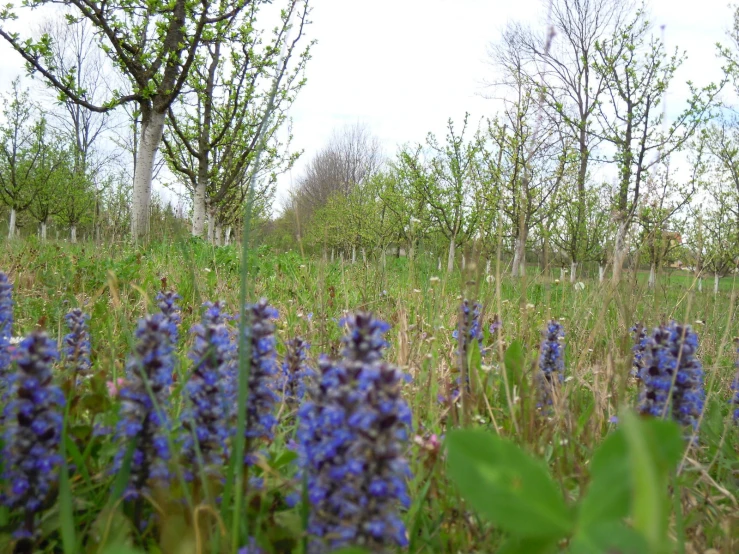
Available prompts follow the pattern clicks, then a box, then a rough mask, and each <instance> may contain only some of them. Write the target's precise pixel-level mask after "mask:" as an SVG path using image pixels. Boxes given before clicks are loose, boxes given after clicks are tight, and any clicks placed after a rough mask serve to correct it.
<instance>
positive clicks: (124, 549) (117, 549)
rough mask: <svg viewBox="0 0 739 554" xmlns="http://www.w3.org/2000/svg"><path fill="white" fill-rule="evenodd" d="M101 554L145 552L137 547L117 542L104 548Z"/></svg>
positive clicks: (138, 553)
mask: <svg viewBox="0 0 739 554" xmlns="http://www.w3.org/2000/svg"><path fill="white" fill-rule="evenodd" d="M102 554H145V552H144V551H143V550H139V549H138V548H133V547H131V546H123V545H120V544H117V545H114V546H110V547H108V548H106V549H105V550H103V552H102Z"/></svg>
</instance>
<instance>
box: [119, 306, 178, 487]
mask: <svg viewBox="0 0 739 554" xmlns="http://www.w3.org/2000/svg"><path fill="white" fill-rule="evenodd" d="M170 332H171V326H170V323H169V321H168V320H167V318H166V317H165V316H164V314H154V315H150V316H147V317H145V318H144V319H141V320H139V324H138V328H137V329H136V340H137V342H136V347H135V349H134V352H133V354H132V355H131V357H130V358H129V360H128V363H127V365H126V381H125V383H124V384H123V386H122V387H121V388H120V391H119V393H118V396H119V397H120V399H121V411H120V419H119V420H118V426H117V428H116V438H117V440H118V442H119V443H120V450H119V452H118V454H117V455H116V457H115V459H114V464H113V469H114V471H116V472H117V471H118V470H120V468H121V467H122V464H123V460H124V457H125V455H126V453H127V451H128V448H129V445H131V444H132V443H133V442H134V441H135V444H136V446H135V448H134V451H133V458H132V459H131V475H130V477H129V481H128V486H127V488H126V491H125V496H126V497H127V498H138V497H139V496H140V495H141V493H142V492H146V491H148V490H149V483H150V482H155V483H164V482H167V481H168V480H169V472H168V470H167V462H168V461H169V458H170V451H169V444H168V442H167V438H166V432H167V429H168V422H167V416H166V413H167V412H166V409H167V405H168V400H169V388H170V386H171V384H172V366H173V360H172V342H171V340H170Z"/></svg>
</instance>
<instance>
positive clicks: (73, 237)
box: [69, 225, 77, 243]
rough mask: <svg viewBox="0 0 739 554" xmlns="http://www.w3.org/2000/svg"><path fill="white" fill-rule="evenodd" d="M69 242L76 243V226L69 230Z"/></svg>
mask: <svg viewBox="0 0 739 554" xmlns="http://www.w3.org/2000/svg"><path fill="white" fill-rule="evenodd" d="M69 241H70V242H72V243H76V242H77V226H76V225H72V226H71V227H70V228H69Z"/></svg>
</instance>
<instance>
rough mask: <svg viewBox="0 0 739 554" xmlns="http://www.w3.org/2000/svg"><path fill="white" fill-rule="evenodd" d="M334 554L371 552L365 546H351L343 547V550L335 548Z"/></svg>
mask: <svg viewBox="0 0 739 554" xmlns="http://www.w3.org/2000/svg"><path fill="white" fill-rule="evenodd" d="M333 554H369V553H368V552H367V551H366V550H365V549H364V548H358V547H356V546H350V547H349V548H342V549H341V550H334V551H333Z"/></svg>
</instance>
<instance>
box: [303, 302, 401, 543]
mask: <svg viewBox="0 0 739 554" xmlns="http://www.w3.org/2000/svg"><path fill="white" fill-rule="evenodd" d="M346 323H347V325H348V328H349V329H348V334H347V335H346V336H345V337H344V338H343V339H342V340H343V343H344V350H343V357H342V360H341V361H339V362H332V361H331V360H329V359H328V358H327V357H325V356H323V357H322V358H321V359H320V360H319V364H318V366H319V376H318V383H317V386H316V387H315V388H314V389H312V390H311V394H310V400H309V401H306V402H304V403H303V405H302V406H301V408H300V409H299V412H298V415H299V425H298V443H299V456H300V457H299V460H300V467H301V470H300V471H301V473H302V475H303V477H304V478H305V479H306V480H307V493H308V498H309V501H310V516H309V520H308V532H309V533H310V535H311V536H312V537H313V539H312V540H311V543H310V545H309V550H308V551H309V552H310V553H322V552H329V551H331V550H334V549H337V548H341V547H343V546H347V545H356V546H361V547H364V548H367V549H369V550H370V551H372V552H379V551H385V550H389V549H391V548H392V547H397V546H400V547H403V546H406V545H407V544H408V539H407V536H406V529H405V525H404V523H403V520H402V519H401V517H400V510H401V508H407V507H408V506H409V505H410V498H409V496H408V492H407V489H406V481H407V479H408V478H409V477H410V469H409V467H408V463H407V462H406V460H405V459H404V458H403V452H404V451H405V449H406V447H407V442H408V438H409V431H410V428H411V410H410V408H409V407H408V404H407V403H406V402H405V400H404V399H403V398H402V395H401V388H402V384H403V375H402V373H401V372H400V370H399V369H398V368H396V367H395V366H393V365H391V364H389V363H388V362H386V361H385V360H384V359H383V351H384V349H385V347H386V346H387V342H386V341H385V339H384V337H383V335H384V334H385V332H387V330H388V329H389V326H388V325H387V324H386V323H384V322H382V321H379V320H376V319H374V318H373V317H372V316H371V315H370V314H366V313H358V314H357V315H356V316H354V317H351V316H350V317H349V318H347V319H346Z"/></svg>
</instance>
